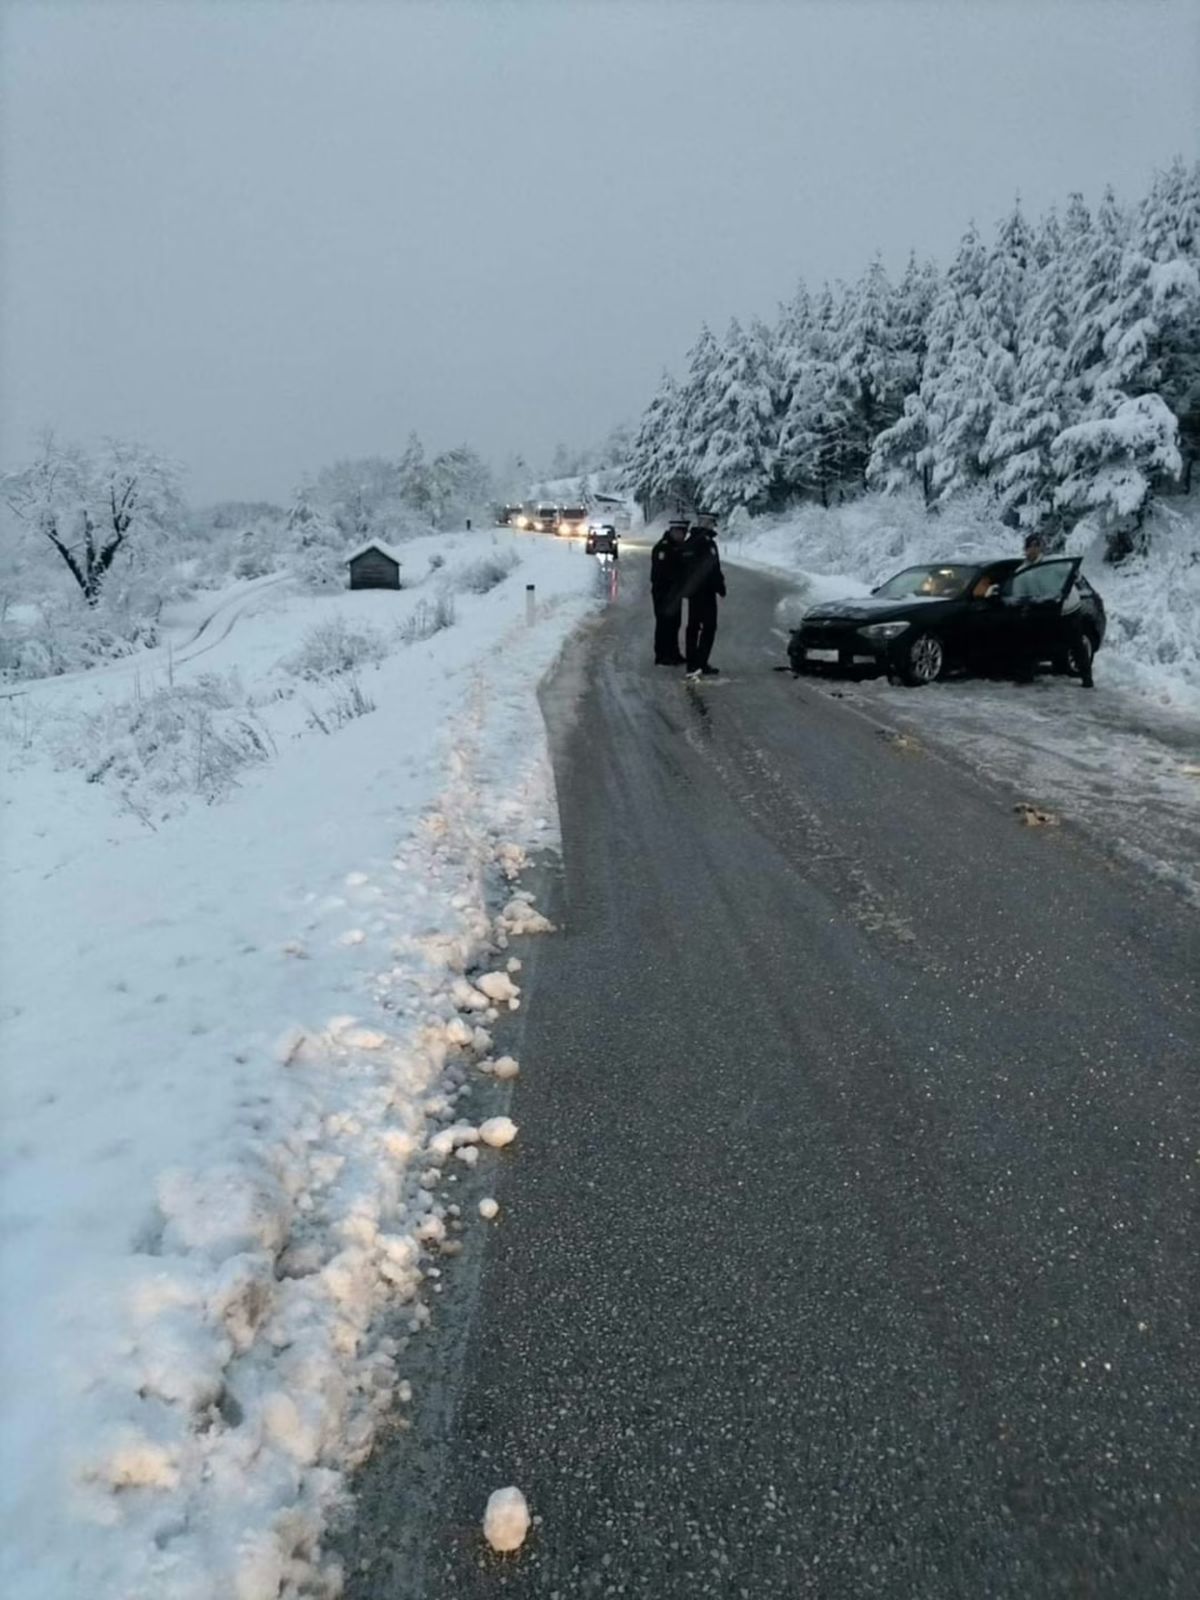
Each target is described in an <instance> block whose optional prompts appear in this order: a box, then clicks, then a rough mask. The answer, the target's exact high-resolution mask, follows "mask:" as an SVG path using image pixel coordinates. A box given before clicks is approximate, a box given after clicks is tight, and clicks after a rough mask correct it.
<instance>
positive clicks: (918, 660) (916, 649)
mask: <svg viewBox="0 0 1200 1600" xmlns="http://www.w3.org/2000/svg"><path fill="white" fill-rule="evenodd" d="M945 666H946V649H945V646H944V645H943V644H942V641H941V640H940V639H939V638H938V636H937V634H936V633H918V634H917V636H916V638H915V639H910V640H909V641H908V643H907V644H906V645H905V646H904V652H903V654H902V656H901V658H900V677H901V679H902V681H903V682H904V683H906V684H908V686H909V688H910V689H922V688H924V687H925V685H926V684H927V683H936V682H937V681H938V679H939V678H940V677H941V675H942V673H943V671H944V670H945Z"/></svg>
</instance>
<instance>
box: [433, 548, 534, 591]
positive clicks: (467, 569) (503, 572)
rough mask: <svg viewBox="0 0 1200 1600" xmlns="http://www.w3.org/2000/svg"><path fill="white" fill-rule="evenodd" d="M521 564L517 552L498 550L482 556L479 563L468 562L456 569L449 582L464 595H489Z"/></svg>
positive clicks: (450, 575)
mask: <svg viewBox="0 0 1200 1600" xmlns="http://www.w3.org/2000/svg"><path fill="white" fill-rule="evenodd" d="M519 564H520V557H519V556H518V555H517V554H516V552H515V551H513V550H496V551H493V553H492V554H491V555H489V556H482V557H481V558H480V559H479V560H478V561H468V562H466V563H465V564H464V565H463V566H461V567H457V568H455V569H454V570H453V571H452V572H451V573H450V574H449V579H448V581H449V583H450V585H451V587H452V588H455V589H458V590H461V591H462V592H463V593H466V594H487V592H488V590H489V589H494V588H495V587H496V585H497V584H498V583H503V582H504V580H505V578H507V577H508V575H509V573H510V572H512V571H514V570H515V569H516V567H517V566H518V565H519Z"/></svg>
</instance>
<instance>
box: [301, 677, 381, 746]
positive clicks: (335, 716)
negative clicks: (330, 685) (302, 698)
mask: <svg viewBox="0 0 1200 1600" xmlns="http://www.w3.org/2000/svg"><path fill="white" fill-rule="evenodd" d="M374 709H375V702H374V700H372V699H371V696H370V695H369V694H368V693H367V692H366V690H365V689H364V688H363V686H362V684H361V683H360V682H359V680H358V679H357V678H356V677H355V676H354V675H353V673H351V674H349V675H348V676H347V677H346V678H345V679H344V680H343V681H342V682H341V683H340V684H338V686H337V688H336V689H334V691H333V693H332V694H331V695H330V696H329V697H328V699H327V700H326V701H325V704H324V705H323V706H314V705H309V707H308V719H307V720H308V725H309V727H310V728H316V729H317V731H318V732H320V733H332V732H333V731H334V730H335V729H336V728H342V727H344V726H345V725H346V723H347V722H353V721H354V720H355V718H357V717H365V716H366V715H367V714H368V712H371V711H374Z"/></svg>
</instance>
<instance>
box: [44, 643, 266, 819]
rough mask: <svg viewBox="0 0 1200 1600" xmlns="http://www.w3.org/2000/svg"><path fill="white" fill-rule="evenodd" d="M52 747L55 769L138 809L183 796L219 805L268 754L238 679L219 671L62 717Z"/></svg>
mask: <svg viewBox="0 0 1200 1600" xmlns="http://www.w3.org/2000/svg"><path fill="white" fill-rule="evenodd" d="M51 744H52V749H53V753H54V755H55V757H56V759H57V762H58V764H59V765H60V766H71V767H79V768H81V769H82V770H83V771H84V774H85V776H86V779H87V782H88V783H104V784H109V785H112V786H114V787H117V788H119V789H120V790H121V793H122V797H123V798H124V799H125V800H126V802H127V803H128V804H129V805H130V806H131V807H132V808H133V809H135V810H138V811H139V812H141V811H143V810H147V811H148V810H150V809H158V808H159V807H160V806H161V803H162V802H163V801H164V800H166V801H171V800H173V799H175V798H176V797H180V796H184V795H196V796H198V797H199V798H200V799H202V800H205V801H208V802H210V803H211V802H212V801H215V800H220V799H222V798H223V797H224V796H225V795H226V794H228V793H229V791H230V790H231V789H232V788H234V787H235V786H236V783H237V776H238V773H239V772H240V771H241V770H242V769H243V768H244V767H247V766H250V765H253V764H255V763H258V762H262V761H266V760H268V759H269V757H270V755H271V753H272V744H271V737H270V734H269V733H268V732H267V731H266V729H265V728H264V727H263V726H262V724H261V723H260V722H259V721H258V720H257V718H256V717H255V716H254V714H253V712H252V711H251V710H250V709H249V708H248V706H247V704H246V697H245V694H244V693H243V691H242V687H241V684H240V683H239V681H238V679H237V677H236V676H235V675H232V674H231V675H229V676H225V677H223V676H221V675H220V674H218V673H205V674H204V675H203V676H202V677H200V678H198V679H197V680H196V681H195V682H194V683H186V684H175V685H173V686H167V687H163V688H159V689H155V690H153V691H152V692H150V693H149V694H142V693H140V692H139V691H137V690H136V689H135V692H134V695H133V697H132V698H131V699H128V700H122V701H117V702H114V703H112V704H110V705H107V706H105V707H104V708H103V709H102V710H100V711H96V712H92V713H90V714H88V715H86V716H83V717H81V718H69V719H66V720H64V722H63V723H62V724H61V725H60V726H59V728H58V729H57V730H56V732H55V734H54V735H52V736H51Z"/></svg>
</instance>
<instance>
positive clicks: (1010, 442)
mask: <svg viewBox="0 0 1200 1600" xmlns="http://www.w3.org/2000/svg"><path fill="white" fill-rule="evenodd" d="M1063 272H1064V262H1063V258H1062V255H1061V252H1060V254H1059V255H1058V256H1057V257H1051V258H1049V259H1048V260H1047V263H1046V265H1045V266H1044V267H1043V269H1042V270H1041V272H1040V273H1039V274H1038V277H1037V285H1036V288H1035V289H1034V291H1033V292H1032V293H1031V294H1030V296H1029V299H1028V300H1027V302H1026V306H1025V309H1024V312H1023V314H1022V317H1021V322H1020V325H1019V328H1018V339H1017V342H1018V346H1019V348H1020V352H1021V353H1020V359H1019V361H1018V362H1017V367H1016V377H1015V398H1014V399H1013V400H1012V401H1011V402H1010V403H1009V404H1007V405H1003V406H1001V407H1000V408H999V409H998V410H997V412H996V414H995V415H994V417H993V419H992V422H991V425H990V427H989V429H988V435H987V439H986V440H985V442H984V446H983V448H982V450H981V451H980V460H981V463H982V464H983V466H984V467H985V468H987V469H988V470H989V471H992V472H993V473H994V474H995V478H994V486H995V490H996V493H997V495H998V497H999V501H1000V507H1001V514H1002V516H1003V517H1004V519H1005V521H1007V522H1010V523H1015V524H1016V525H1017V526H1018V527H1021V528H1026V529H1030V530H1034V531H1037V532H1038V533H1040V534H1041V535H1042V537H1043V538H1044V539H1046V540H1047V541H1049V542H1051V543H1053V542H1054V540H1055V538H1056V536H1057V534H1058V531H1059V530H1058V521H1059V518H1060V515H1061V512H1060V510H1059V508H1058V507H1056V504H1055V491H1056V490H1057V488H1058V485H1059V480H1058V473H1057V470H1056V468H1055V464H1054V460H1053V457H1052V453H1051V452H1052V446H1053V444H1054V441H1055V439H1056V438H1057V437H1058V435H1059V434H1060V433H1061V432H1062V430H1063V429H1064V428H1065V427H1066V426H1067V425H1068V423H1069V422H1071V421H1073V420H1074V418H1073V416H1072V415H1071V403H1072V401H1071V397H1072V385H1071V381H1070V376H1069V374H1068V371H1067V342H1068V338H1069V323H1068V317H1067V308H1066V303H1065V294H1064V281H1063Z"/></svg>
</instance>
